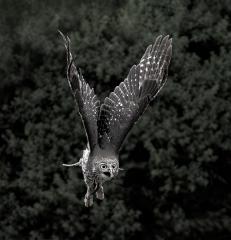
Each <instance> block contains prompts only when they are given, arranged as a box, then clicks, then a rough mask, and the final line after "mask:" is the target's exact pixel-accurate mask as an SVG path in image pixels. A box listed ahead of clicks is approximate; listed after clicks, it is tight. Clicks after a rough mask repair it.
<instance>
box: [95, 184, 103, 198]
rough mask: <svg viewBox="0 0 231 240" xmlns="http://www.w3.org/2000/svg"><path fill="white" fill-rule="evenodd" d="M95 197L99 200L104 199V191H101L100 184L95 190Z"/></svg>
mask: <svg viewBox="0 0 231 240" xmlns="http://www.w3.org/2000/svg"><path fill="white" fill-rule="evenodd" d="M96 198H98V199H99V200H103V199H104V192H103V187H102V186H100V187H99V189H98V191H97V192H96Z"/></svg>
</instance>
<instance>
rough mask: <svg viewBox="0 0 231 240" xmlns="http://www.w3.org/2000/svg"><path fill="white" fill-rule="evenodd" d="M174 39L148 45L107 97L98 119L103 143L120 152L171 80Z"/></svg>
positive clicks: (103, 145)
mask: <svg viewBox="0 0 231 240" xmlns="http://www.w3.org/2000/svg"><path fill="white" fill-rule="evenodd" d="M171 53H172V39H169V36H166V37H164V38H162V36H159V37H157V39H156V41H155V43H154V44H153V45H150V46H148V48H147V50H146V51H145V53H144V55H143V57H142V58H141V60H140V63H139V64H138V65H134V66H133V67H132V68H131V70H130V72H129V74H128V77H127V78H126V79H125V80H124V81H123V82H121V83H120V85H119V86H117V87H116V88H115V90H114V91H113V92H111V93H110V95H109V97H106V98H105V100H104V103H103V104H102V105H101V107H100V115H99V120H98V132H99V133H98V134H99V145H100V147H101V148H111V149H112V150H114V151H115V152H118V151H119V149H120V147H121V144H122V142H123V140H124V139H125V137H126V135H127V134H128V132H129V130H130V129H131V128H132V126H133V125H134V123H135V122H136V121H137V120H138V118H139V117H140V116H141V115H142V113H143V112H144V110H145V109H146V107H147V106H148V104H149V103H150V101H152V100H153V99H154V98H155V97H156V95H157V94H158V93H159V91H160V90H161V88H162V87H163V86H164V84H165V82H166V80H167V74H168V66H169V63H170V59H171Z"/></svg>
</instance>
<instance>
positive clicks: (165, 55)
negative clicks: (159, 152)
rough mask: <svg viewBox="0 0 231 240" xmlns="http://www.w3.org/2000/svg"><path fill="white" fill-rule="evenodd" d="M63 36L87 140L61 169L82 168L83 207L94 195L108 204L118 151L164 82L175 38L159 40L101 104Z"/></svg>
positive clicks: (117, 161)
mask: <svg viewBox="0 0 231 240" xmlns="http://www.w3.org/2000/svg"><path fill="white" fill-rule="evenodd" d="M60 34H61V36H62V38H63V40H64V45H65V48H66V54H67V80H68V83H69V86H70V89H71V92H72V94H73V97H74V99H75V101H76V104H77V108H78V111H79V114H80V116H81V118H82V122H83V126H84V129H85V132H86V136H87V146H86V149H85V150H84V151H83V155H82V157H81V159H80V160H79V161H78V162H76V163H74V164H63V165H64V166H80V167H81V168H82V172H83V176H84V181H85V184H86V186H87V192H86V194H85V198H84V204H85V206H86V207H90V206H92V205H93V198H94V196H96V198H98V199H100V200H103V199H104V190H103V184H104V183H105V182H106V181H110V180H112V179H113V178H114V177H116V176H117V175H118V172H119V171H120V170H121V168H120V166H119V151H120V148H121V146H122V143H123V141H124V139H125V137H126V136H127V134H128V132H129V131H130V130H131V128H132V127H133V125H134V124H135V123H136V122H137V120H138V119H139V118H140V117H141V115H142V114H143V113H144V111H145V109H146V108H147V107H148V105H149V103H150V102H151V101H153V99H154V98H155V97H156V96H157V94H158V93H159V92H160V90H161V89H162V87H163V86H164V84H165V83H166V80H167V74H168V66H169V63H170V59H171V54H172V39H171V38H169V36H165V37H163V36H161V35H160V36H158V37H157V38H156V40H155V42H154V44H151V45H149V46H148V47H147V49H146V51H145V53H144V55H143V57H142V58H141V60H140V62H139V63H138V64H137V65H133V66H132V68H131V69H130V71H129V73H128V75H127V77H126V78H125V79H124V81H123V82H121V83H120V84H119V86H117V87H116V88H115V89H114V91H113V92H111V93H110V94H109V96H108V97H106V98H105V99H104V101H103V102H102V103H100V101H99V100H98V98H97V96H96V94H95V93H94V90H93V89H92V88H91V87H90V86H89V84H88V83H87V82H86V81H85V80H84V78H83V75H82V73H81V71H80V70H77V68H76V65H75V62H74V58H73V56H72V53H71V41H70V39H69V38H68V37H66V36H64V35H63V33H61V32H60Z"/></svg>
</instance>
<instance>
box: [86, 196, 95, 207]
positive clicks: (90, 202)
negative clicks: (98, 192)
mask: <svg viewBox="0 0 231 240" xmlns="http://www.w3.org/2000/svg"><path fill="white" fill-rule="evenodd" d="M84 205H85V207H91V206H92V205H93V196H85V198H84Z"/></svg>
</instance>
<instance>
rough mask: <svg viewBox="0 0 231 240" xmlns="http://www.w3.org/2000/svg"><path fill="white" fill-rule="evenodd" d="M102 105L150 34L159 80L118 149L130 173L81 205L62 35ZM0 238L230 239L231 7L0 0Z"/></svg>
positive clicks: (131, 0)
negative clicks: (160, 67) (161, 47)
mask: <svg viewBox="0 0 231 240" xmlns="http://www.w3.org/2000/svg"><path fill="white" fill-rule="evenodd" d="M58 29H60V30H61V31H63V32H64V33H65V34H68V35H69V37H70V39H71V41H72V46H73V52H74V53H75V55H76V56H77V60H76V64H77V65H78V66H79V67H81V69H82V71H83V74H84V76H85V79H86V80H87V81H88V82H89V84H90V85H91V87H94V88H95V89H96V93H97V94H98V95H99V97H100V99H103V98H104V97H105V96H106V95H107V94H109V92H110V91H112V90H113V89H114V87H115V86H117V85H118V84H119V83H120V82H121V81H122V80H123V79H124V78H125V77H126V75H127V74H128V71H129V69H130V67H131V66H132V65H133V64H137V63H138V62H139V60H140V58H141V56H142V54H143V53H144V51H145V49H146V47H147V46H148V45H149V44H150V43H152V42H153V40H154V38H156V37H157V36H158V35H159V34H169V35H170V36H171V37H173V56H172V61H171V65H170V69H169V78H168V82H167V84H166V86H165V87H164V89H163V90H162V92H161V93H160V94H159V96H158V97H157V99H156V101H154V102H153V104H152V105H151V107H149V109H148V110H147V111H146V113H145V115H144V116H143V117H142V119H141V120H140V121H139V123H138V124H136V126H135V127H134V128H133V130H132V132H131V133H130V135H129V136H128V138H127V139H126V141H125V144H124V147H123V149H122V151H121V157H120V162H121V167H122V168H125V171H123V172H121V173H120V175H119V176H118V177H117V179H115V180H114V181H113V182H111V183H106V184H105V188H106V189H105V197H106V199H105V200H104V201H103V202H100V201H99V200H96V202H95V204H94V207H92V208H89V209H87V208H85V207H84V204H83V197H84V194H85V191H86V188H85V185H84V182H83V179H82V173H81V169H80V168H65V167H62V165H61V164H62V163H73V162H76V161H77V160H78V159H79V158H80V156H81V154H82V150H83V149H84V147H85V144H86V137H85V133H84V131H83V127H82V124H81V121H80V117H79V116H78V115H77V111H76V108H75V105H74V100H73V97H72V95H71V92H70V89H69V86H68V83H67V80H66V74H65V73H66V69H65V68H66V58H65V49H64V46H63V42H62V39H61V37H60V35H59V34H58V32H57V30H58ZM0 46H1V48H0V104H1V111H0V131H1V132H0V155H1V157H0V239H1V240H2V239H7V240H11V239H32V240H35V239H41V240H48V239H49V240H58V239H68V240H74V239H75V240H76V239H78V240H79V239H80V240H91V239H96V240H97V239H101V240H117V239H118V240H120V239H121V240H124V239H126V240H130V239H131V240H136V239H144V240H165V239H166V240H167V239H171V240H172V239H173V240H194V239H196V240H202V239H203V240H204V239H206V240H207V239H210V240H230V239H231V217H230V213H231V191H230V189H231V188H230V183H231V159H230V158H231V141H230V136H231V126H230V125H231V116H230V114H231V83H230V81H231V79H230V78H231V5H230V2H229V1H228V0H227V1H225V0H223V1H218V0H207V1H199V0H176V1H170V0H161V1H159V0H145V1H138V0H128V1H122V0H119V1H115V0H114V1H113V0H107V1H88V0H84V1H81V0H78V1H77V0H69V1H64V0H49V1H36V0H21V1H16V0H8V1H4V0H1V1H0Z"/></svg>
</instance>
